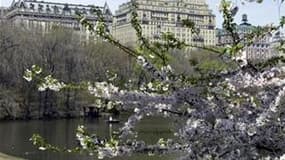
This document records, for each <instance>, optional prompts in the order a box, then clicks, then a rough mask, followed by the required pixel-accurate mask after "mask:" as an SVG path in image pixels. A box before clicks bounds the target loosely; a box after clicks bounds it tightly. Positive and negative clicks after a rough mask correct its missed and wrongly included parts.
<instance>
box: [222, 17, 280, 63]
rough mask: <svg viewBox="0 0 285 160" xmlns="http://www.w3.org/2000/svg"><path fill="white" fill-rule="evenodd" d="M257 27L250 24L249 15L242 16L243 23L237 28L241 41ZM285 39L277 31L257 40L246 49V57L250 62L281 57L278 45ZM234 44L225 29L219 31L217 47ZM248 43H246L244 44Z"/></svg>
mask: <svg viewBox="0 0 285 160" xmlns="http://www.w3.org/2000/svg"><path fill="white" fill-rule="evenodd" d="M255 28H256V27H255V26H253V25H251V24H250V23H249V22H248V18H247V15H246V14H244V15H242V22H241V24H239V25H238V26H237V33H238V35H239V37H240V38H241V40H243V37H244V36H246V34H249V33H251V32H252V31H253V30H254V29H255ZM284 39H285V37H284V35H283V34H282V32H281V31H276V32H273V33H268V34H266V35H265V36H263V37H262V38H259V39H255V40H254V42H253V43H252V44H251V45H247V46H246V47H245V48H244V51H245V53H246V57H247V59H248V60H250V61H263V60H267V59H270V58H272V57H276V56H279V55H280V54H279V51H278V50H277V46H278V44H280V42H281V41H282V40H284ZM232 43H233V39H232V37H231V35H230V34H229V33H228V32H227V31H225V30H224V29H218V30H217V45H218V46H226V45H229V44H232ZM244 43H246V42H244Z"/></svg>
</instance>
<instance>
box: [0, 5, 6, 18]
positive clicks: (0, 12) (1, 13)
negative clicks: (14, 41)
mask: <svg viewBox="0 0 285 160" xmlns="http://www.w3.org/2000/svg"><path fill="white" fill-rule="evenodd" d="M6 11H7V8H5V7H0V22H2V21H4V15H5V13H6Z"/></svg>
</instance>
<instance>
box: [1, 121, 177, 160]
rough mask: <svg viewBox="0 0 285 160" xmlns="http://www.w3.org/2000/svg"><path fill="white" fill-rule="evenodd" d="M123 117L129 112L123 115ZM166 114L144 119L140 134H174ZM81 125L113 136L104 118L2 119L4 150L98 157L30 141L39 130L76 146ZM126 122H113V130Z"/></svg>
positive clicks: (149, 138)
mask: <svg viewBox="0 0 285 160" xmlns="http://www.w3.org/2000/svg"><path fill="white" fill-rule="evenodd" d="M120 120H121V121H124V120H126V116H122V117H120ZM168 122H169V121H168V120H166V119H164V118H148V119H146V120H143V121H142V122H141V123H140V124H139V125H138V127H137V128H136V129H137V130H138V131H139V133H140V134H139V138H140V139H142V140H145V141H146V142H148V143H155V142H157V140H158V138H160V137H161V138H170V137H172V135H173V134H172V132H171V128H172V127H171V124H170V123H168ZM78 125H85V126H86V127H87V128H88V130H89V131H90V132H91V133H96V134H97V135H99V136H101V137H106V138H108V137H109V136H110V134H109V133H110V127H109V125H108V124H107V123H106V121H105V119H104V118H100V119H96V120H83V119H71V120H51V121H10V122H0V142H1V143H0V152H3V153H6V154H10V155H14V156H19V157H23V158H27V159H30V160H39V159H40V160H78V159H84V160H89V159H90V160H91V159H92V160H94V157H89V156H87V155H77V154H64V153H51V152H41V151H38V150H37V149H36V148H35V147H34V146H33V145H32V144H31V142H30V141H29V138H30V137H31V136H32V134H33V133H39V134H40V135H41V136H43V137H44V138H45V139H47V140H48V142H50V143H52V144H55V145H58V146H61V147H68V148H72V147H74V146H76V145H77V142H76V141H75V130H76V128H77V126H78ZM120 125H122V123H120V124H113V125H112V130H116V129H118V127H119V126H120ZM166 157H167V158H166ZM173 158H174V157H171V156H162V157H148V156H146V155H134V156H132V157H122V158H115V159H117V160H120V159H122V160H128V159H129V160H152V159H153V160H159V159H161V160H162V159H163V160H165V159H173Z"/></svg>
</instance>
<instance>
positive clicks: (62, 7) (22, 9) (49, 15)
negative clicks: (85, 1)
mask: <svg viewBox="0 0 285 160" xmlns="http://www.w3.org/2000/svg"><path fill="white" fill-rule="evenodd" d="M92 7H93V6H91V5H80V4H64V3H54V2H44V1H37V0H17V1H15V0H14V1H13V2H12V4H11V6H10V7H9V8H8V9H7V11H6V12H5V14H4V18H6V20H7V21H9V22H11V23H12V24H16V25H22V26H25V27H26V28H34V27H37V28H40V29H41V30H42V31H43V32H46V31H48V30H50V29H51V28H52V27H53V26H62V27H67V28H71V29H74V30H76V31H80V32H81V33H86V30H85V28H84V27H82V26H81V25H80V23H79V22H78V19H77V13H81V14H84V15H85V16H86V19H87V20H88V21H90V22H92V23H93V24H96V22H97V20H98V17H97V15H96V13H94V12H93V11H92ZM99 8H100V9H101V10H102V12H103V14H104V17H105V21H106V23H107V24H109V26H111V24H112V18H113V16H112V13H111V10H110V9H109V7H108V5H107V4H105V5H104V6H103V7H99ZM82 31H85V32H82Z"/></svg>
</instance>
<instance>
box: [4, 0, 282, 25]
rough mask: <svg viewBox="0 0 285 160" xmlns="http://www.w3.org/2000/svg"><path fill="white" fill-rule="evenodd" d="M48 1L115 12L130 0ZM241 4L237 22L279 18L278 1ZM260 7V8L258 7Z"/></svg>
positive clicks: (214, 5) (213, 5) (213, 3)
mask: <svg viewBox="0 0 285 160" xmlns="http://www.w3.org/2000/svg"><path fill="white" fill-rule="evenodd" d="M44 1H47V2H60V3H75V4H94V5H99V6H102V5H104V3H105V2H107V3H108V5H109V6H110V9H111V10H112V12H113V13H114V12H115V10H117V9H118V6H119V5H120V4H122V3H124V2H127V1H129V0H96V1H95V3H94V0H44ZM207 2H208V4H209V7H210V9H212V10H213V13H214V14H215V15H216V22H217V27H219V28H220V27H221V26H222V16H221V14H220V13H219V11H218V4H219V2H220V0H207ZM11 3H12V0H0V6H5V7H8V6H10V4H11ZM238 5H239V8H240V9H239V12H238V14H237V15H236V17H235V18H236V19H235V21H236V22H237V23H240V22H241V15H242V14H248V19H249V22H250V23H252V24H253V25H266V24H271V23H277V22H278V20H279V15H278V5H277V3H276V2H273V0H272V1H265V2H264V3H263V4H258V5H257V6H256V4H250V3H246V5H241V4H240V3H238ZM257 7H258V8H257ZM280 13H283V14H282V15H281V16H284V13H285V5H283V6H282V8H281V12H280Z"/></svg>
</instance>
